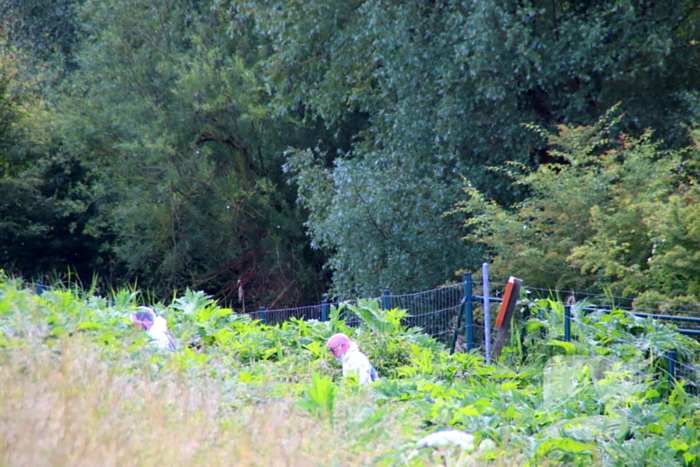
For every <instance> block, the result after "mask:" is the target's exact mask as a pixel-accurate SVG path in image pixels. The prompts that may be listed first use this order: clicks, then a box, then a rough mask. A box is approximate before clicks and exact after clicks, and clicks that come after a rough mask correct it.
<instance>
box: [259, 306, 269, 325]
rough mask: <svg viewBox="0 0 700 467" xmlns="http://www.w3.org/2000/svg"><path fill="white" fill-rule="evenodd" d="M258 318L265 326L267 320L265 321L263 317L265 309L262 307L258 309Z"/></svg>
mask: <svg viewBox="0 0 700 467" xmlns="http://www.w3.org/2000/svg"><path fill="white" fill-rule="evenodd" d="M258 316H259V317H260V321H261V322H262V323H263V324H267V319H266V317H265V307H264V306H261V307H260V311H258Z"/></svg>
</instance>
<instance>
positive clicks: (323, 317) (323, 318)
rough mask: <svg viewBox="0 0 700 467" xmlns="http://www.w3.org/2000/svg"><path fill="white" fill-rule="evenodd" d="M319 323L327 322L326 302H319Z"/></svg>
mask: <svg viewBox="0 0 700 467" xmlns="http://www.w3.org/2000/svg"><path fill="white" fill-rule="evenodd" d="M321 321H324V322H325V321H328V302H327V301H326V300H322V301H321Z"/></svg>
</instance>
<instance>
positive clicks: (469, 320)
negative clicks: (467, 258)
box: [464, 272, 474, 352]
mask: <svg viewBox="0 0 700 467" xmlns="http://www.w3.org/2000/svg"><path fill="white" fill-rule="evenodd" d="M472 307H473V304H472V273H471V272H467V273H465V274H464V322H465V323H464V325H465V326H466V328H465V331H466V335H465V337H466V338H467V352H469V351H471V350H473V349H474V313H473V310H472Z"/></svg>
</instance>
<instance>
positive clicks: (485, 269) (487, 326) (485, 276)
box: [481, 263, 491, 365]
mask: <svg viewBox="0 0 700 467" xmlns="http://www.w3.org/2000/svg"><path fill="white" fill-rule="evenodd" d="M481 272H482V282H483V288H484V345H485V346H486V364H487V365H488V364H489V363H490V362H491V304H490V303H489V263H483V264H482V265H481Z"/></svg>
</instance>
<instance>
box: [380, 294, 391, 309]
mask: <svg viewBox="0 0 700 467" xmlns="http://www.w3.org/2000/svg"><path fill="white" fill-rule="evenodd" d="M389 298H390V297H389V291H388V290H383V291H382V308H383V309H384V310H388V309H389V308H391V306H390V304H389Z"/></svg>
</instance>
